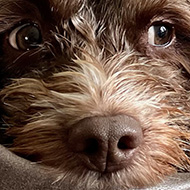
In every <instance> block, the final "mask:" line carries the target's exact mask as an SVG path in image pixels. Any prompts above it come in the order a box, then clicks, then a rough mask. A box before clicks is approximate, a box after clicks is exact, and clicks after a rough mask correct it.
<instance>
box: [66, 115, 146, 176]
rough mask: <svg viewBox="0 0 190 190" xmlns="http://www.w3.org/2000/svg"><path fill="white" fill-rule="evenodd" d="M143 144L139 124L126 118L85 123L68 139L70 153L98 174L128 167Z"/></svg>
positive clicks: (84, 120)
mask: <svg viewBox="0 0 190 190" xmlns="http://www.w3.org/2000/svg"><path fill="white" fill-rule="evenodd" d="M142 141H143V133H142V128H141V126H140V124H139V122H138V121H137V120H135V119H134V118H132V117H130V116H126V115H118V116H112V117H111V116H109V117H92V118H86V119H83V120H81V121H80V122H78V123H77V124H76V125H75V126H73V128H72V129H71V132H70V135H69V146H70V147H71V150H72V151H73V152H74V153H76V154H77V155H78V156H79V157H80V159H81V160H82V162H83V164H85V165H86V167H88V168H89V169H91V170H97V171H99V172H113V171H117V170H120V169H123V168H125V167H127V166H128V165H129V163H130V160H131V159H132V158H133V156H134V153H135V150H137V148H138V147H139V146H140V145H141V143H142Z"/></svg>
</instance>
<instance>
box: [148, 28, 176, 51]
mask: <svg viewBox="0 0 190 190" xmlns="http://www.w3.org/2000/svg"><path fill="white" fill-rule="evenodd" d="M173 36H174V29H173V27H171V26H168V25H153V26H151V27H150V28H149V30H148V42H149V44H151V45H153V46H162V47H163V46H167V45H169V44H170V42H171V41H172V39H173Z"/></svg>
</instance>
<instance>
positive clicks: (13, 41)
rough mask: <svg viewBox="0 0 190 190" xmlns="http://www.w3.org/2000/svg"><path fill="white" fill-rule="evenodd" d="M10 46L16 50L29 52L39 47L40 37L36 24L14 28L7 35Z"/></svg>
mask: <svg viewBox="0 0 190 190" xmlns="http://www.w3.org/2000/svg"><path fill="white" fill-rule="evenodd" d="M9 43H10V45H11V46H12V47H13V48H15V49H18V50H20V49H21V50H30V49H33V48H36V47H39V44H41V43H42V36H41V32H40V29H39V27H38V25H37V24H33V23H32V24H31V23H27V24H23V25H22V26H18V27H17V28H15V29H14V30H13V31H12V32H11V33H10V35H9Z"/></svg>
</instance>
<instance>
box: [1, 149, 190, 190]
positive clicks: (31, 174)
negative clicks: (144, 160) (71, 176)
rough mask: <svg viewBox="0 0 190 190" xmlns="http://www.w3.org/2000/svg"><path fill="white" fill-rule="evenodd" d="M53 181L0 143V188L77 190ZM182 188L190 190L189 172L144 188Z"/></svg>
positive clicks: (50, 176)
mask: <svg viewBox="0 0 190 190" xmlns="http://www.w3.org/2000/svg"><path fill="white" fill-rule="evenodd" d="M54 181H55V176H52V175H50V174H49V175H48V172H47V171H45V170H44V169H42V168H40V167H39V166H37V165H35V164H34V163H31V162H29V161H27V160H25V159H23V158H20V157H18V156H16V155H14V154H13V153H11V152H10V151H8V150H7V149H6V148H5V147H3V146H1V145H0V190H77V189H76V188H74V187H72V186H70V185H68V183H67V182H57V183H54ZM182 189H183V190H190V174H177V175H176V176H172V177H171V178H170V179H168V180H167V181H166V182H164V183H163V184H160V185H159V186H157V187H152V188H148V189H146V190H182ZM80 190H81V189H80ZM110 190H111V189H110ZM113 190H119V189H117V188H114V189H113Z"/></svg>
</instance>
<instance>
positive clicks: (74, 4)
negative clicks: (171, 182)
mask: <svg viewBox="0 0 190 190" xmlns="http://www.w3.org/2000/svg"><path fill="white" fill-rule="evenodd" d="M23 3H24V5H25V6H23ZM0 5H1V6H0V7H1V8H0V31H1V41H2V44H3V45H2V46H1V49H2V52H3V53H2V56H1V58H0V63H1V64H0V70H1V73H2V74H1V78H0V81H1V86H2V90H1V92H0V96H1V110H2V118H3V122H4V124H6V125H7V128H8V130H7V134H8V135H10V136H13V137H14V143H13V144H12V146H11V148H10V149H11V150H12V151H14V152H15V153H17V154H18V155H22V156H24V157H28V156H29V157H28V158H30V159H31V160H32V161H36V162H39V163H40V164H43V165H46V166H50V167H52V171H53V172H55V173H57V174H58V175H59V178H58V180H69V181H70V183H72V184H75V185H77V186H78V187H85V188H86V189H90V188H97V189H106V188H107V189H109V188H110V187H114V186H115V187H118V184H119V185H120V186H121V187H122V188H125V189H128V188H129V187H143V186H150V185H154V184H156V183H158V182H160V181H161V180H163V179H165V177H166V176H169V175H171V174H173V173H175V172H177V171H181V172H187V171H189V165H190V160H189V157H188V152H189V147H190V142H189V140H188V139H189V138H190V131H189V123H190V102H189V71H190V63H189V61H190V52H189V49H190V42H189V40H190V38H189V33H190V24H189V23H190V22H189V21H190V11H189V8H190V4H189V2H188V1H185V0H180V1H179V0H156V1H148V0H147V1H146V0H145V1H141V0H139V1H138V0H136V1H134V0H133V1H132V0H129V1H121V0H120V1H116V0H112V1H108V0H104V1H103V0H102V1H101V0H99V1H98V0H97V1H95V0H94V1H93V0H92V1H90V0H89V1H77V0H76V1H71V2H70V1H68V0H65V1H62V0H57V1H56V0H51V1H50V2H49V3H47V1H45V0H44V1H42V4H37V3H36V4H35V1H32V0H31V1H25V2H23V1H22V0H14V1H12V0H8V1H3V0H1V1H0ZM21 5H22V6H21ZM25 7H26V8H28V7H30V9H32V10H33V12H31V11H30V12H31V13H30V14H29V13H28V14H27V10H25V9H24V8H25ZM44 7H45V8H46V9H45V10H44ZM68 7H69V8H68ZM12 12H14V13H15V14H14V15H13V14H12ZM23 19H28V20H32V21H35V22H37V23H39V25H40V27H41V30H42V34H43V39H44V42H43V44H42V45H41V46H40V47H39V48H37V49H35V50H31V51H26V52H21V51H16V50H14V49H12V48H11V47H10V45H9V44H8V42H7V36H8V31H9V30H10V28H11V27H13V26H14V25H15V24H16V23H18V22H19V21H20V20H23ZM157 20H159V21H165V20H167V21H168V20H169V21H170V22H171V23H172V25H173V26H174V27H175V33H176V37H175V39H174V41H173V42H172V44H171V45H170V46H169V47H167V48H161V47H153V46H151V45H150V44H148V42H147V30H148V28H149V27H150V25H151V24H152V23H153V22H155V21H157ZM48 23H50V24H48ZM10 78H11V79H12V78H13V81H12V80H10ZM119 114H126V115H130V116H132V117H134V118H135V119H136V120H138V121H139V122H140V124H141V126H142V129H143V134H144V142H143V144H142V145H141V146H140V147H139V150H138V151H137V153H136V154H135V156H134V158H133V161H132V163H131V164H130V165H129V166H128V167H127V168H125V169H123V170H121V171H118V172H115V173H111V174H105V175H102V174H99V173H97V172H94V171H89V170H87V169H86V168H85V167H84V166H83V165H81V162H80V160H79V159H78V157H77V156H76V155H75V154H74V153H73V152H72V151H71V150H70V149H69V147H68V146H67V142H68V132H69V129H70V128H72V126H73V125H74V124H75V123H77V122H78V121H80V120H82V119H84V118H87V117H93V116H110V115H119ZM58 150H59V151H58Z"/></svg>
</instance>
